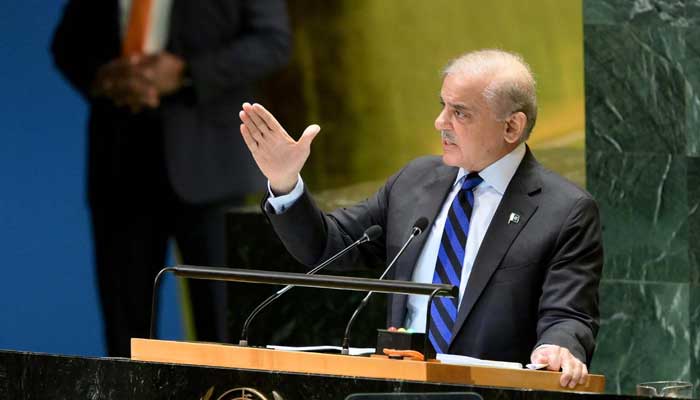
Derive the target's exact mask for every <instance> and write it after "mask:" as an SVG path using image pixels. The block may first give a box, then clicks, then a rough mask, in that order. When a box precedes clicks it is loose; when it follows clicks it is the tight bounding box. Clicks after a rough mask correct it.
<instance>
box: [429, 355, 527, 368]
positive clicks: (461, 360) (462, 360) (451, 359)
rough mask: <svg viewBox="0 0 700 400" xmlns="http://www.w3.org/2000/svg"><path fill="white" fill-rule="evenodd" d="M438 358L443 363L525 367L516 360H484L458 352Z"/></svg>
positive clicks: (438, 356)
mask: <svg viewBox="0 0 700 400" xmlns="http://www.w3.org/2000/svg"><path fill="white" fill-rule="evenodd" d="M436 358H437V359H438V360H440V362H442V363H443V364H454V365H467V366H478V367H493V368H506V369H523V365H522V364H520V363H516V362H508V361H491V360H482V359H479V358H474V357H467V356H458V355H456V354H438V355H437V356H436Z"/></svg>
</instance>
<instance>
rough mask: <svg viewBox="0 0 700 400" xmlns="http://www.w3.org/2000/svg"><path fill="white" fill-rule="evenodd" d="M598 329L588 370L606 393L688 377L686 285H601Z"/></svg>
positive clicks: (613, 282)
mask: <svg viewBox="0 0 700 400" xmlns="http://www.w3.org/2000/svg"><path fill="white" fill-rule="evenodd" d="M600 289H601V290H600V296H601V327H600V332H599V334H598V347H597V349H596V352H595V355H594V356H593V363H592V367H591V370H592V371H593V372H595V373H601V374H604V375H605V376H606V377H607V387H606V391H607V392H612V393H634V391H635V384H636V383H639V382H644V381H653V380H674V379H681V380H688V379H690V375H691V361H690V351H689V349H690V331H689V329H688V327H689V314H688V307H689V302H690V297H689V288H688V284H679V283H643V282H630V281H620V280H608V281H604V282H602V284H601V288H600Z"/></svg>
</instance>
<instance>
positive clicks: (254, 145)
mask: <svg viewBox="0 0 700 400" xmlns="http://www.w3.org/2000/svg"><path fill="white" fill-rule="evenodd" d="M240 129H241V136H243V141H244V142H245V144H246V146H248V149H249V150H250V152H251V153H252V152H254V151H256V150H257V149H258V142H256V141H255V139H253V137H252V136H250V132H248V128H247V127H246V126H245V124H241V128H240Z"/></svg>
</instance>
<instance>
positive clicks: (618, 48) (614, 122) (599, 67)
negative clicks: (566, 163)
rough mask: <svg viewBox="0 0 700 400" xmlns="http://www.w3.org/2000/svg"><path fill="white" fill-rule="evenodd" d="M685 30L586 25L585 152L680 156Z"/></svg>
mask: <svg viewBox="0 0 700 400" xmlns="http://www.w3.org/2000/svg"><path fill="white" fill-rule="evenodd" d="M684 42H685V29H684V28H676V27H668V26H659V27H637V26H631V25H621V26H607V25H586V26H585V28H584V51H585V77H586V79H585V82H586V83H585V89H586V132H587V134H586V147H587V149H589V150H603V149H605V150H612V151H618V152H628V151H635V152H651V153H671V154H684V153H685V151H686V137H685V135H686V133H685V125H686V114H685V102H686V100H685V96H686V92H685V90H686V79H685V78H684V74H683V67H682V64H681V63H680V60H681V59H683V58H684V54H683V48H684Z"/></svg>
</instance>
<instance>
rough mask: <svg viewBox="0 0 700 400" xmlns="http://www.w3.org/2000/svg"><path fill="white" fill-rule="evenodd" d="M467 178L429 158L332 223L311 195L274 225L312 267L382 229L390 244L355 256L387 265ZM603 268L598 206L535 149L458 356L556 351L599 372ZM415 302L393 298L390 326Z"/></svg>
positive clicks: (485, 248)
mask: <svg viewBox="0 0 700 400" xmlns="http://www.w3.org/2000/svg"><path fill="white" fill-rule="evenodd" d="M457 172H458V168H454V167H448V166H445V165H444V164H443V163H442V160H441V159H440V158H439V157H423V158H419V159H417V160H415V161H413V162H411V163H410V164H408V165H407V166H406V167H404V168H403V169H402V170H401V171H399V172H398V173H397V174H395V175H394V176H392V177H391V178H390V179H389V180H388V181H387V182H386V184H385V185H384V186H383V187H382V188H381V189H380V190H379V191H378V192H377V193H376V194H375V195H374V196H373V197H371V198H369V199H367V200H365V201H363V202H361V203H360V204H358V205H356V206H353V207H351V208H345V209H340V210H336V211H333V212H332V213H330V214H324V213H322V212H321V211H319V209H318V208H317V207H316V206H315V204H314V202H313V200H312V198H311V197H310V196H309V195H308V193H305V194H304V195H303V196H302V197H301V198H300V199H299V200H297V202H295V203H294V205H293V206H291V207H290V208H289V209H288V210H287V211H285V212H284V213H282V214H279V215H275V214H273V213H268V216H269V219H270V221H271V223H272V224H273V226H274V228H275V230H276V232H277V233H278V234H279V236H280V238H281V239H282V241H283V242H284V244H285V245H286V246H287V249H288V250H289V251H290V252H291V253H292V254H293V255H294V256H295V257H296V258H297V259H298V260H299V261H301V262H302V263H304V264H307V265H313V264H316V263H318V262H319V261H321V260H324V259H326V258H327V257H328V256H329V255H331V254H333V253H335V252H336V251H338V250H339V249H341V248H342V247H344V246H345V245H347V244H349V243H351V242H352V241H353V240H354V239H356V238H358V237H360V236H361V235H362V232H363V231H364V230H365V229H366V228H367V227H369V226H371V225H374V224H378V225H380V226H382V227H383V228H384V236H383V237H382V238H381V239H379V240H377V241H375V242H372V243H369V244H365V245H363V246H364V247H362V248H361V250H360V251H358V252H357V253H355V254H354V256H356V257H357V256H364V257H371V258H375V259H380V260H382V262H386V260H391V259H393V257H394V255H395V254H396V253H397V252H398V250H399V248H400V247H401V246H402V244H403V243H404V242H405V241H406V239H407V238H408V235H409V233H410V230H411V226H412V224H413V223H414V221H416V220H417V219H418V218H419V217H421V216H426V217H427V218H429V220H431V221H433V220H434V219H435V217H436V216H437V214H438V212H439V211H440V208H441V207H442V204H443V203H444V200H445V197H446V195H447V194H448V192H449V190H450V188H451V186H452V184H453V183H454V180H455V178H456V175H457ZM512 212H515V213H517V214H519V215H520V216H521V218H520V221H519V223H517V224H516V223H510V224H509V223H508V219H509V216H510V214H511V213H512ZM427 236H428V235H422V236H419V237H418V238H417V239H416V240H415V242H414V243H413V244H411V246H410V247H409V248H408V249H407V251H406V252H405V253H404V254H403V256H402V257H401V258H400V259H399V261H398V262H397V264H396V265H395V269H394V271H393V276H391V278H392V279H398V280H410V279H411V277H412V274H413V268H414V266H415V263H416V261H417V259H418V256H419V255H420V251H421V249H422V247H423V245H424V244H425V240H426V238H427ZM348 263H350V264H352V263H353V260H348ZM602 264H603V249H602V245H601V234H600V223H599V216H598V210H597V206H596V203H595V202H594V201H593V199H592V198H591V196H590V195H589V194H588V193H586V192H585V191H583V190H582V189H580V188H578V187H577V186H576V185H574V184H572V183H570V182H568V181H567V180H565V179H564V178H562V177H560V176H559V175H557V174H555V173H553V172H551V171H548V170H546V169H544V168H543V167H542V166H541V165H540V164H539V163H537V161H536V160H535V158H534V157H533V156H532V154H531V153H530V151H529V149H528V151H527V153H526V155H525V158H524V159H523V161H522V163H521V164H520V166H519V167H518V169H517V171H516V173H515V175H514V177H513V179H512V180H511V182H510V184H509V186H508V188H507V189H506V192H505V194H504V196H503V199H502V200H501V203H500V205H499V207H498V209H497V210H496V213H495V215H494V217H493V220H492V222H491V225H490V226H489V228H488V230H487V233H486V236H485V237H484V240H483V242H482V244H481V247H480V249H479V253H478V254H477V257H476V260H475V262H474V267H473V270H472V273H471V276H470V277H469V282H468V283H467V287H466V291H465V294H464V298H463V299H462V301H461V304H460V308H459V314H458V317H457V321H456V324H455V327H454V340H453V342H452V344H451V346H450V350H449V352H450V353H453V354H463V355H468V356H473V357H479V358H485V359H492V360H506V361H516V362H521V363H527V362H529V359H530V353H531V352H532V350H533V349H534V348H535V347H536V346H538V345H540V344H556V345H560V346H563V347H566V348H567V349H569V350H570V351H571V352H572V353H573V354H574V355H575V356H576V357H577V358H579V359H580V360H582V361H584V362H586V363H590V360H591V356H592V354H593V350H594V347H595V336H596V333H597V330H598V318H599V316H598V282H599V278H600V274H601V269H602ZM406 301H407V298H406V296H393V298H392V299H391V301H390V302H389V310H388V311H389V312H388V323H389V325H393V326H402V325H403V323H404V319H405V316H406Z"/></svg>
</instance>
